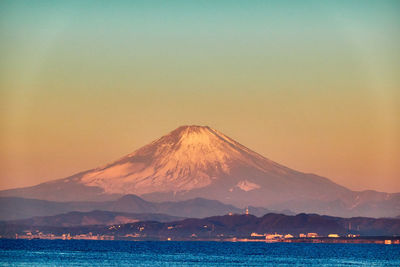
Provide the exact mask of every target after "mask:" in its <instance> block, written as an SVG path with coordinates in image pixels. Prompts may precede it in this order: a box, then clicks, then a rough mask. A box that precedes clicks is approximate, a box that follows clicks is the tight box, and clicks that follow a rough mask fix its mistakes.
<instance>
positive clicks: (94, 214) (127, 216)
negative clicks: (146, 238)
mask: <svg viewBox="0 0 400 267" xmlns="http://www.w3.org/2000/svg"><path fill="white" fill-rule="evenodd" d="M180 219H183V218H181V217H177V216H170V215H166V214H158V213H126V212H113V211H101V210H94V211H89V212H79V211H72V212H68V213H63V214H58V215H55V216H43V217H33V218H30V219H24V220H14V221H8V222H7V223H9V224H15V225H26V226H51V227H60V226H61V227H74V226H87V225H113V224H125V223H133V222H139V221H157V222H170V221H177V220H180Z"/></svg>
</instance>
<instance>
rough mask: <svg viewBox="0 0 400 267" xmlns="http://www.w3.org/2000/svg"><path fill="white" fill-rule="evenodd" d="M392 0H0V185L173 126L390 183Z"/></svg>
mask: <svg viewBox="0 0 400 267" xmlns="http://www.w3.org/2000/svg"><path fill="white" fill-rule="evenodd" d="M399 14H400V2H399V1H1V2H0V40H1V42H0V189H4V188H12V187H17V186H26V185H33V184H36V183H39V182H43V181H47V180H50V179H55V178H62V177H65V176H68V175H70V174H73V173H74V172H77V171H81V170H85V169H89V168H93V167H96V166H98V165H102V164H104V163H106V162H109V161H112V160H114V159H116V158H118V157H120V156H122V155H124V154H126V153H130V152H132V151H133V150H135V149H136V148H138V147H140V146H142V145H144V144H146V143H148V142H150V141H152V140H153V139H155V138H158V137H160V136H161V135H164V134H166V133H168V132H169V131H171V130H173V129H174V128H176V127H178V126H180V125H183V124H199V125H209V126H211V127H213V128H216V129H218V130H220V131H221V132H223V133H225V134H227V135H229V136H231V137H232V138H234V139H236V140H237V141H239V142H240V143H242V144H244V145H246V146H248V147H249V148H251V149H253V150H255V151H257V152H259V153H260V154H262V155H264V156H266V157H268V158H270V159H272V160H275V161H277V162H279V163H282V164H284V165H287V166H289V167H291V168H294V169H297V170H300V171H304V172H313V173H317V174H320V175H323V176H326V177H328V178H330V179H332V180H333V181H335V182H338V183H340V184H343V185H345V186H348V187H350V188H351V189H357V190H361V189H376V190H381V191H389V192H400V121H399V114H400V108H399V106H400V105H399V100H400V93H399V92H400V71H399V70H400V51H399V47H400V16H399Z"/></svg>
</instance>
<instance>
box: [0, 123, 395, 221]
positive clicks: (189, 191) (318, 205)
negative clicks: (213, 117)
mask: <svg viewBox="0 0 400 267" xmlns="http://www.w3.org/2000/svg"><path fill="white" fill-rule="evenodd" d="M305 153H307V152H306V151H305ZM126 194H135V195H138V196H140V197H142V198H144V199H146V200H148V201H157V202H165V201H185V200H189V199H194V198H207V199H212V200H218V201H220V202H223V203H227V204H231V205H235V206H237V207H240V208H244V207H246V206H255V207H265V208H268V209H272V210H285V209H288V210H292V211H294V212H308V213H310V212H312V213H319V214H329V215H335V216H342V217H352V216H369V217H393V216H397V215H398V214H400V193H395V194H390V193H381V192H376V191H352V190H349V189H347V188H345V187H343V186H341V185H338V184H336V183H334V182H332V181H331V180H329V179H327V178H324V177H321V176H318V175H315V174H309V173H302V172H299V171H295V170H293V169H290V168H288V167H285V166H283V165H280V164H278V163H276V162H274V161H272V160H269V159H267V158H265V157H264V156H262V155H260V154H258V153H256V152H254V151H252V150H250V149H248V148H246V147H245V146H243V145H241V144H239V143H238V142H236V141H234V140H233V139H231V138H229V137H228V136H226V135H224V134H222V133H221V132H219V131H217V130H215V129H212V128H210V127H207V126H182V127H179V128H178V129H176V130H174V131H172V132H171V133H169V134H167V135H165V136H163V137H161V138H160V139H158V140H156V141H154V142H152V143H150V144H148V145H146V146H144V147H142V148H140V149H138V150H136V151H135V152H133V153H131V154H129V155H126V156H124V157H122V158H120V159H118V160H116V161H114V162H112V163H110V164H107V165H105V166H102V167H98V168H95V169H92V170H89V171H84V172H81V173H78V174H75V175H73V176H70V177H67V178H64V179H59V180H54V181H50V182H47V183H43V184H39V185H36V186H33V187H26V188H19V189H12V190H4V191H0V196H3V197H24V198H34V199H43V200H49V201H58V202H59V201H110V200H116V199H118V198H120V197H122V196H123V195H126ZM142 204H143V205H145V203H142ZM194 204H195V203H194ZM207 207H209V206H207ZM149 208H150V207H149ZM188 209H190V208H188ZM124 211H126V210H124ZM157 211H158V210H157ZM146 212H153V211H152V210H151V209H150V210H147V211H146ZM183 213H184V212H183ZM173 214H174V215H179V216H185V217H186V215H187V213H186V214H185V215H184V214H182V212H181V213H179V214H177V212H175V213H173ZM191 214H192V215H193V214H196V213H195V212H191ZM200 214H204V215H205V214H207V215H209V214H210V213H204V212H203V213H200ZM200 214H197V217H200V216H202V215H200ZM2 216H4V215H3V214H2Z"/></svg>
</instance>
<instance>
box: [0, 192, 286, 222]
mask: <svg viewBox="0 0 400 267" xmlns="http://www.w3.org/2000/svg"><path fill="white" fill-rule="evenodd" d="M94 210H101V211H110V212H123V213H130V214H132V213H134V214H147V215H148V216H147V220H156V218H159V217H160V215H163V214H164V215H165V214H168V216H172V217H175V218H177V217H176V216H178V217H190V218H203V217H209V216H216V215H221V214H228V213H238V214H241V213H244V210H243V209H239V208H237V207H234V206H232V205H228V204H223V203H221V202H219V201H217V200H209V199H204V198H195V199H189V200H184V201H176V202H172V201H166V202H162V203H156V202H149V201H146V200H144V199H142V198H140V197H138V196H135V195H126V196H123V197H121V198H119V199H117V200H113V201H97V202H94V201H87V202H76V201H73V202H55V201H48V200H39V199H26V198H19V197H0V220H19V219H27V218H31V217H37V216H52V215H57V214H61V213H69V212H72V211H78V212H90V211H94ZM249 210H250V212H251V214H255V215H257V216H262V215H264V214H266V213H269V212H272V211H271V210H268V209H265V208H257V207H251V206H250V207H249ZM275 212H276V211H275ZM280 213H285V214H293V213H291V212H290V211H280ZM165 216H167V215H165ZM63 217H66V216H63Z"/></svg>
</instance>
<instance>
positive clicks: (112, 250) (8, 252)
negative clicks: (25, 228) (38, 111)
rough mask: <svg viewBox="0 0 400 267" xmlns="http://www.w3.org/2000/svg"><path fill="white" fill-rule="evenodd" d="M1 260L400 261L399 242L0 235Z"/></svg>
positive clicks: (83, 262)
mask: <svg viewBox="0 0 400 267" xmlns="http://www.w3.org/2000/svg"><path fill="white" fill-rule="evenodd" d="M0 266H202V267H205V266H396V267H398V266H400V245H383V244H382V245H381V244H309V243H261V242H247V243H241V242H235V243H234V242H205V241H199V242H196V241H187V242H179V241H176V242H175V241H96V240H11V239H0Z"/></svg>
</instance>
